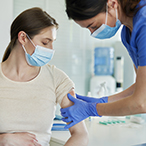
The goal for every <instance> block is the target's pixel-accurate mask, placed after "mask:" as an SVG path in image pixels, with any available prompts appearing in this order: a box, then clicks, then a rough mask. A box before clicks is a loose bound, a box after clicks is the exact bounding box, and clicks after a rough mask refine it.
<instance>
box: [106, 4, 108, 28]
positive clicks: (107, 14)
mask: <svg viewBox="0 0 146 146" xmlns="http://www.w3.org/2000/svg"><path fill="white" fill-rule="evenodd" d="M107 18H108V5H107V4H106V17H105V24H106V25H107Z"/></svg>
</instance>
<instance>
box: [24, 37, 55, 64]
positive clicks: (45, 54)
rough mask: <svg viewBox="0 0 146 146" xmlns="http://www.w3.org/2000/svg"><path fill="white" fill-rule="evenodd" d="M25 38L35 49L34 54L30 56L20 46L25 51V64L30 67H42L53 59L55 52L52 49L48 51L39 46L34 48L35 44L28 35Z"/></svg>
mask: <svg viewBox="0 0 146 146" xmlns="http://www.w3.org/2000/svg"><path fill="white" fill-rule="evenodd" d="M27 37H28V39H29V40H30V41H31V43H32V44H33V45H34V47H35V51H34V53H33V54H32V55H29V54H28V53H27V52H26V49H25V47H24V46H23V45H22V47H23V49H24V51H25V57H26V61H27V63H28V64H29V65H31V66H44V65H45V64H47V63H48V62H49V61H50V60H51V59H52V58H53V55H54V52H55V51H54V50H52V49H48V48H45V47H42V46H39V45H36V46H35V44H34V43H33V42H32V40H31V39H30V37H29V36H28V35H27Z"/></svg>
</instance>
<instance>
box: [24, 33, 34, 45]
mask: <svg viewBox="0 0 146 146" xmlns="http://www.w3.org/2000/svg"><path fill="white" fill-rule="evenodd" d="M26 35H27V37H28V39H29V40H30V41H31V43H32V44H33V46H34V47H36V46H35V44H34V43H33V41H32V40H31V39H30V37H29V36H28V34H26Z"/></svg>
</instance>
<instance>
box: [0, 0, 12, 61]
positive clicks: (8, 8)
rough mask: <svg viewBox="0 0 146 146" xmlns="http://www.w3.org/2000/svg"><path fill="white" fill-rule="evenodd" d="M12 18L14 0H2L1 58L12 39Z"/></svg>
mask: <svg viewBox="0 0 146 146" xmlns="http://www.w3.org/2000/svg"><path fill="white" fill-rule="evenodd" d="M12 19H13V0H0V59H1V58H2V56H3V53H4V50H5V49H6V47H7V45H8V44H9V41H10V25H11V22H12Z"/></svg>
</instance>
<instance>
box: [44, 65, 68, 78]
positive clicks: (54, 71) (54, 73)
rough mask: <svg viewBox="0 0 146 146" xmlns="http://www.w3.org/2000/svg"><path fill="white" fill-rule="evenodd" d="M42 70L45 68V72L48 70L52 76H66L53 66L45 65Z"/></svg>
mask: <svg viewBox="0 0 146 146" xmlns="http://www.w3.org/2000/svg"><path fill="white" fill-rule="evenodd" d="M44 68H46V70H48V71H49V72H52V74H53V75H65V76H67V75H66V73H65V72H64V71H62V70H61V69H59V68H58V67H56V66H55V65H50V64H47V65H45V66H44Z"/></svg>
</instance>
